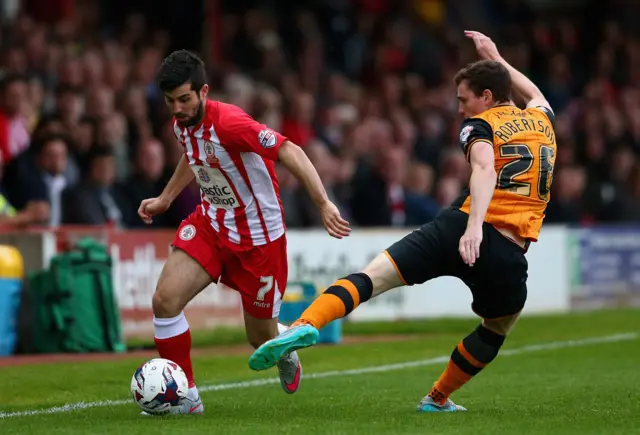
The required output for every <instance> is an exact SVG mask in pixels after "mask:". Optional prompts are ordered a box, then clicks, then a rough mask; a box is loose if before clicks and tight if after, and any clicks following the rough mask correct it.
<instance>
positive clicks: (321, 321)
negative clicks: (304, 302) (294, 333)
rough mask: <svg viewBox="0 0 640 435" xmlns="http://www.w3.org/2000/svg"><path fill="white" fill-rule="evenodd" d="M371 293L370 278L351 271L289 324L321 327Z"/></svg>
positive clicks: (355, 305)
mask: <svg viewBox="0 0 640 435" xmlns="http://www.w3.org/2000/svg"><path fill="white" fill-rule="evenodd" d="M372 293H373V283H372V282H371V278H369V276H368V275H367V274H364V273H352V274H351V275H349V276H347V277H346V278H342V279H339V280H337V281H336V282H334V283H333V284H332V285H331V287H329V288H328V289H326V290H325V291H324V293H322V294H321V295H320V296H319V297H318V299H316V300H315V301H313V303H312V304H311V306H310V307H309V308H307V309H306V310H305V311H304V312H303V313H302V316H300V318H299V319H298V320H296V321H295V322H293V324H292V325H291V326H295V325H299V324H303V323H306V324H308V325H312V326H313V327H315V328H316V329H321V328H323V327H324V326H326V325H327V324H328V323H329V322H331V321H333V320H336V319H339V318H341V317H344V316H346V315H347V314H349V313H350V312H352V311H353V310H354V309H355V308H356V307H357V306H358V305H360V304H361V303H363V302H366V301H368V300H369V299H371V294H372Z"/></svg>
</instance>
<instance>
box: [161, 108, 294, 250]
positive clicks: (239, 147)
mask: <svg viewBox="0 0 640 435" xmlns="http://www.w3.org/2000/svg"><path fill="white" fill-rule="evenodd" d="M173 130H174V132H175V134H176V137H177V138H178V141H179V142H180V144H181V145H182V146H183V147H184V152H185V156H186V158H187V160H188V161H189V165H190V167H191V169H192V170H193V172H194V173H195V175H196V180H197V182H198V184H199V185H200V196H201V197H202V204H201V205H200V207H201V209H202V213H203V214H204V215H205V216H207V217H208V218H209V221H210V222H211V226H212V227H213V229H214V230H215V231H216V232H217V233H218V234H219V235H220V236H221V239H222V241H223V242H228V243H226V244H227V245H231V246H238V247H249V246H258V245H264V244H266V243H269V242H272V241H274V240H276V239H278V238H279V237H281V236H282V235H283V234H284V231H285V225H284V210H283V208H282V202H281V201H280V189H279V187H278V179H277V177H276V172H275V163H274V162H275V160H276V159H277V157H278V148H280V145H282V143H283V142H284V141H285V140H287V139H286V138H285V137H284V136H282V135H280V134H279V133H277V132H275V131H273V130H271V129H269V128H267V127H266V126H265V125H263V124H260V123H258V122H256V121H255V120H254V119H253V118H251V117H250V116H249V115H248V114H247V113H245V112H244V111H243V110H242V109H240V108H239V107H236V106H234V105H231V104H225V103H222V102H219V101H211V100H208V101H207V103H206V106H205V114H204V118H203V120H202V122H201V123H200V124H198V125H195V126H193V127H182V126H181V125H180V124H179V123H178V122H176V120H175V119H174V120H173Z"/></svg>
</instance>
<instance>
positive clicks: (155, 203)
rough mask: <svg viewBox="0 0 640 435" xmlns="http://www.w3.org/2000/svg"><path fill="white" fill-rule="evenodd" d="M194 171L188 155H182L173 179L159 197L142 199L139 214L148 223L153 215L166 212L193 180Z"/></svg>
mask: <svg viewBox="0 0 640 435" xmlns="http://www.w3.org/2000/svg"><path fill="white" fill-rule="evenodd" d="M194 176H195V175H194V173H193V171H192V170H191V168H190V167H189V162H188V161H187V157H186V156H182V158H181V159H180V162H178V166H176V170H175V171H174V172H173V175H172V176H171V179H170V180H169V182H168V183H167V185H166V186H165V188H164V190H163V191H162V193H161V194H160V196H159V197H157V198H149V199H145V200H143V201H142V203H141V204H140V207H139V208H138V215H139V216H140V218H141V219H142V220H143V221H144V222H145V223H147V224H150V223H151V222H152V219H151V218H152V216H155V215H158V214H161V213H164V212H165V211H167V209H168V208H169V207H170V206H171V203H173V201H174V200H175V199H176V197H177V196H178V195H179V194H180V192H182V191H183V190H184V188H185V187H187V185H188V184H189V183H190V182H191V180H193V178H194Z"/></svg>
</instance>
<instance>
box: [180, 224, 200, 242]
mask: <svg viewBox="0 0 640 435" xmlns="http://www.w3.org/2000/svg"><path fill="white" fill-rule="evenodd" d="M195 236H196V227H194V226H193V225H191V224H189V225H186V226H184V227H182V229H181V230H180V233H179V234H178V237H180V239H181V240H184V241H185V242H186V241H189V240H191V239H193V238H194V237H195Z"/></svg>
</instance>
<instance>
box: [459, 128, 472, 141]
mask: <svg viewBox="0 0 640 435" xmlns="http://www.w3.org/2000/svg"><path fill="white" fill-rule="evenodd" d="M472 131H473V125H467V126H466V127H465V128H463V129H462V130H461V131H460V142H462V143H467V139H469V135H470V134H471V132H472Z"/></svg>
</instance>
